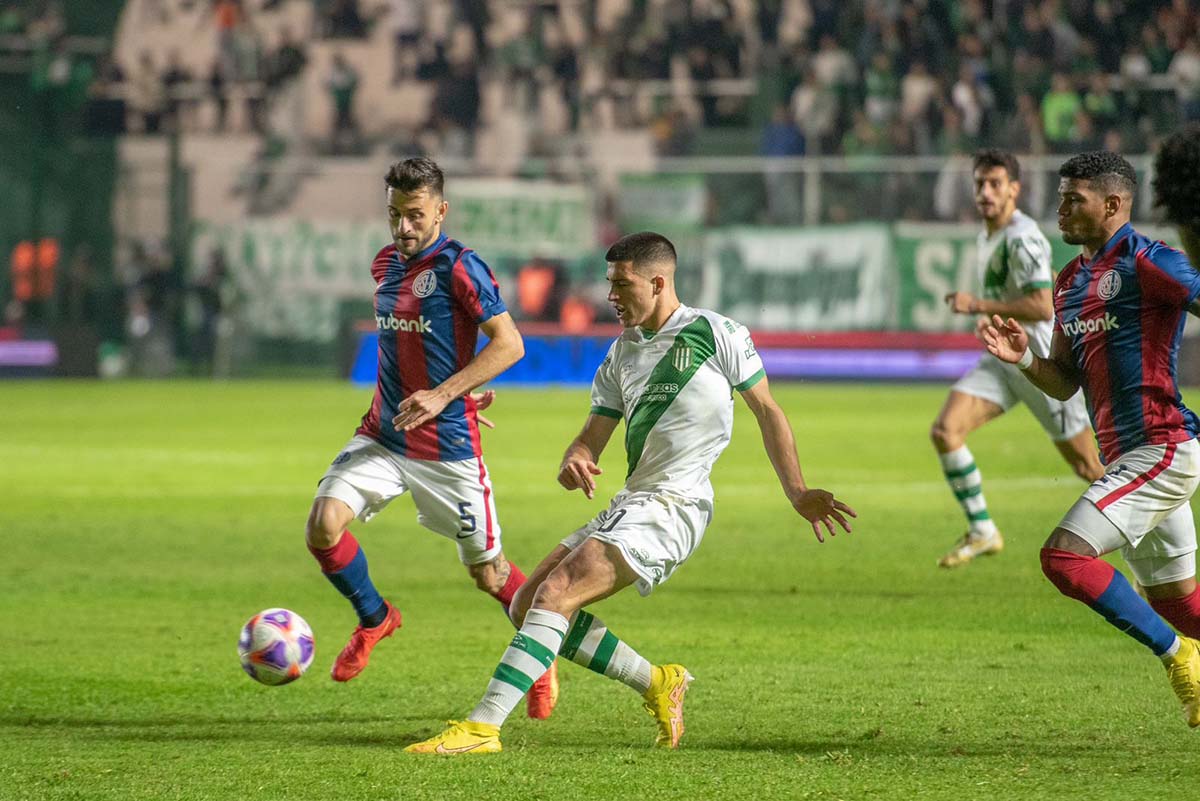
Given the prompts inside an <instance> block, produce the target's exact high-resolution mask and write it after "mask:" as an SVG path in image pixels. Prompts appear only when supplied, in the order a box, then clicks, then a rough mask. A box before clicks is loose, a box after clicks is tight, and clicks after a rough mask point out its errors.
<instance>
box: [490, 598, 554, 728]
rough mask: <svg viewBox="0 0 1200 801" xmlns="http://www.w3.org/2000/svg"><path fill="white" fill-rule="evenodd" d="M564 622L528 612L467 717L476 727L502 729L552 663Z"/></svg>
mask: <svg viewBox="0 0 1200 801" xmlns="http://www.w3.org/2000/svg"><path fill="white" fill-rule="evenodd" d="M567 627H568V624H567V619H566V618H565V617H563V616H562V615H560V614H558V613H557V612H550V611H547V610H545V609H530V610H529V611H528V612H526V613H525V623H524V624H523V625H522V626H521V629H520V631H518V632H517V633H516V634H515V635H513V638H512V642H511V643H509V646H508V648H507V649H505V651H504V656H502V657H501V658H500V664H499V665H497V666H496V672H495V673H494V674H493V675H492V680H491V681H489V682H488V687H487V691H486V692H485V693H484V694H483V698H481V699H480V700H479V704H478V705H477V706H476V707H475V709H474V710H472V711H471V714H470V715H468V716H467V720H471V721H474V722H476V723H490V724H492V725H494V726H502V725H504V721H505V720H507V719H508V716H509V715H511V714H512V711H513V710H514V709H516V707H517V704H519V703H520V702H521V699H522V698H524V697H525V693H527V692H529V688H530V687H532V686H533V683H534V682H535V681H537V680H538V679H540V678H541V677H542V674H544V673H545V672H546V671H547V670H549V669H550V665H551V664H552V663H553V662H554V658H555V656H557V654H558V649H559V648H560V647H561V646H562V641H563V637H564V636H565V635H566V633H567Z"/></svg>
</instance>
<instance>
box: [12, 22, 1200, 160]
mask: <svg viewBox="0 0 1200 801" xmlns="http://www.w3.org/2000/svg"><path fill="white" fill-rule="evenodd" d="M308 2H311V4H312V7H313V8H312V11H311V13H309V14H306V16H305V19H306V20H308V21H309V22H308V25H309V28H310V29H309V30H292V29H290V28H288V27H286V26H285V27H282V28H276V29H274V30H266V29H264V26H261V25H259V24H258V20H260V19H262V18H263V16H264V15H266V14H269V13H272V12H277V11H279V10H280V9H281V8H282V7H285V6H288V5H289V4H291V3H308ZM139 10H140V13H139V15H138V16H139V18H140V20H141V24H144V25H149V26H170V25H182V26H195V25H197V24H202V25H205V26H211V28H212V30H213V31H215V35H216V38H217V42H218V45H217V55H216V58H215V59H214V60H213V62H212V63H211V64H196V63H194V62H189V61H188V57H189V54H187V53H183V54H181V53H179V52H174V51H173V52H170V53H160V54H152V53H151V52H149V51H146V52H143V53H141V54H139V55H138V56H137V57H136V58H135V59H131V60H129V62H128V63H116V62H110V61H105V62H103V63H101V64H100V65H99V67H98V69H96V70H95V76H94V81H95V86H94V87H93V95H99V96H104V95H109V96H119V97H121V98H124V100H125V101H126V103H127V109H128V127H129V128H130V129H133V130H144V131H149V132H154V131H157V130H159V127H160V126H161V125H162V124H163V122H164V121H171V122H174V121H176V118H177V117H178V115H179V114H180V112H181V110H182V111H184V112H186V111H187V109H188V107H189V106H191V105H195V104H197V103H199V102H201V101H208V102H211V103H212V104H214V105H215V107H216V109H217V113H216V114H213V115H209V118H208V119H206V121H205V125H208V126H211V127H215V128H217V129H223V128H224V127H225V126H226V124H227V115H226V110H227V108H228V106H229V103H230V99H231V96H235V95H236V97H238V98H239V99H244V101H245V103H246V114H245V115H244V120H245V125H246V126H247V127H250V128H251V129H253V130H256V131H260V132H262V133H267V131H266V123H265V117H264V114H263V111H264V109H265V107H266V106H267V104H270V103H271V102H273V99H274V98H276V97H277V96H278V95H279V93H280V92H281V91H282V90H283V89H284V88H285V87H287V86H288V85H289V84H290V83H291V82H292V81H293V79H295V78H296V77H297V76H300V75H301V74H303V73H304V71H305V70H306V69H316V68H317V65H315V64H310V63H309V59H308V53H307V50H308V47H309V43H311V42H313V41H314V40H326V41H334V42H337V41H345V42H347V43H352V42H353V41H355V40H364V39H367V38H369V37H384V38H386V39H388V40H389V41H390V42H391V43H392V48H391V50H392V63H391V64H390V65H380V68H379V70H378V71H377V72H378V73H379V75H370V76H365V75H362V74H360V73H361V71H362V70H361V68H357V69H356V67H355V66H354V65H352V64H351V63H350V62H349V61H347V60H345V59H342V58H341V57H340V56H339V57H338V58H336V59H335V61H334V64H333V65H332V66H329V65H326V64H322V65H320V68H321V69H322V71H323V74H322V80H321V81H320V83H319V85H320V86H321V87H322V88H323V91H324V93H326V95H327V97H325V98H321V99H320V100H321V101H322V102H324V103H326V104H328V107H329V110H330V114H329V119H330V128H329V136H330V141H331V142H332V143H335V144H336V143H337V142H338V141H339V138H345V137H346V136H347V135H350V134H356V133H357V132H358V131H359V129H360V128H361V126H360V121H361V116H362V114H363V111H364V110H363V109H362V108H359V107H358V106H357V105H356V103H355V93H356V90H357V89H358V88H359V86H360V85H361V83H362V82H364V81H367V80H386V81H389V82H390V83H391V84H392V85H401V84H406V83H412V84H417V85H422V86H424V87H427V88H428V89H430V90H431V97H432V100H431V102H430V103H429V104H428V115H427V117H426V118H425V119H424V121H423V126H424V129H425V130H427V131H435V132H436V133H437V137H435V138H438V139H440V140H443V141H444V140H447V139H449V140H453V141H460V140H465V141H466V145H465V147H466V148H467V150H468V151H469V148H470V141H471V138H472V137H473V136H474V135H475V134H476V133H477V131H478V129H479V128H480V126H481V125H485V124H487V123H488V120H486V119H485V115H483V114H481V105H482V102H481V95H482V92H483V85H484V84H485V83H486V82H488V81H496V82H499V83H502V84H503V85H504V86H505V87H506V93H505V100H506V103H507V104H508V105H509V106H510V107H511V108H512V109H514V110H516V111H519V112H520V114H521V116H522V117H523V118H524V119H527V120H530V121H532V124H533V126H534V127H535V128H536V129H538V130H540V131H542V132H545V133H546V134H562V133H570V132H573V131H580V130H595V129H597V128H601V129H606V128H620V129H628V128H639V127H640V128H643V129H647V130H650V131H652V132H653V133H654V136H655V141H656V142H657V144H658V150H659V152H660V154H662V155H687V154H689V153H691V152H692V151H693V150H694V145H695V142H696V136H695V135H694V134H695V133H696V132H697V131H703V130H709V129H714V128H738V129H747V128H750V129H753V130H756V131H760V132H761V133H762V136H761V138H760V139H759V143H760V147H759V151H760V153H762V154H764V155H804V154H816V153H820V154H844V155H848V156H856V155H881V154H899V155H906V154H931V155H932V154H948V153H957V152H965V151H969V150H971V149H973V148H974V147H976V146H979V145H981V144H989V145H1000V146H1005V147H1010V148H1012V149H1014V150H1016V151H1018V152H1051V153H1059V152H1061V153H1069V152H1076V151H1079V150H1084V149H1088V148H1091V147H1099V146H1107V147H1110V148H1113V149H1117V150H1123V151H1143V150H1145V149H1147V148H1148V147H1149V146H1150V145H1152V143H1153V141H1154V139H1155V138H1156V137H1157V136H1158V135H1159V134H1161V133H1162V132H1163V131H1165V130H1168V129H1169V128H1171V127H1172V126H1173V125H1175V124H1176V123H1178V122H1180V121H1186V120H1194V119H1198V118H1200V43H1198V41H1197V30H1198V27H1200V12H1198V11H1197V9H1196V7H1195V5H1194V4H1193V3H1190V2H1188V0H1143V1H1142V2H1134V0H1099V1H1098V2H1082V1H1081V0H1043V1H1042V2H1007V3H999V2H986V0H965V2H950V0H886V1H885V2H870V3H864V2H852V3H844V2H836V1H835V0H529V1H528V2H511V0H503V1H500V0H142V2H141V4H140V6H139ZM198 20H199V21H200V22H197V21H198ZM65 32H66V23H65V20H64V16H63V12H62V7H61V3H60V2H59V1H58V0H47V1H46V2H42V3H35V4H33V8H32V10H30V8H29V4H16V3H11V2H10V3H7V4H5V5H3V6H0V37H3V41H6V42H8V43H9V45H10V46H11V43H12V42H13V41H15V40H19V39H20V38H21V37H25V38H26V39H28V40H30V41H33V42H49V43H51V45H50V47H51V49H53V42H54V41H55V40H56V39H58V38H59V37H61V36H62V35H63V34H64V33H65ZM236 89H240V91H235V90H236ZM178 122H179V123H180V124H183V125H185V126H192V127H196V126H199V125H200V123H199V122H198V121H196V120H195V119H194V118H193V119H191V120H190V121H189V119H184V120H179V121H178ZM411 133H414V134H415V133H417V132H411ZM535 140H536V137H535ZM544 141H545V143H547V144H546V146H550V144H549V143H552V142H553V137H550V136H546V137H544ZM355 142H356V137H354V136H351V137H350V143H351V145H353V144H355ZM535 149H536V141H535Z"/></svg>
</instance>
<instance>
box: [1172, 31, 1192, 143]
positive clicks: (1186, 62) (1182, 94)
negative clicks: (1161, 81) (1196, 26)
mask: <svg viewBox="0 0 1200 801" xmlns="http://www.w3.org/2000/svg"><path fill="white" fill-rule="evenodd" d="M1167 74H1168V75H1170V76H1171V77H1172V78H1174V79H1175V81H1176V84H1175V97H1176V99H1177V100H1178V102H1179V116H1180V117H1182V118H1183V120H1184V121H1185V122H1192V121H1194V120H1198V119H1200V45H1198V44H1197V43H1196V37H1194V36H1189V37H1188V38H1187V40H1186V41H1185V42H1184V45H1183V49H1182V50H1180V51H1179V52H1178V53H1176V54H1175V55H1174V57H1173V58H1172V59H1171V66H1170V67H1169V68H1168V69H1167Z"/></svg>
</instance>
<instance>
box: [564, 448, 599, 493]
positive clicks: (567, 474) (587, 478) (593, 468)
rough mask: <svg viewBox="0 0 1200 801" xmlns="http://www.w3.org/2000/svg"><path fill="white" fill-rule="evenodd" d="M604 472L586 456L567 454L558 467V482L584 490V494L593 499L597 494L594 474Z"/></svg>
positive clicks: (570, 488) (573, 488) (569, 488)
mask: <svg viewBox="0 0 1200 801" xmlns="http://www.w3.org/2000/svg"><path fill="white" fill-rule="evenodd" d="M603 472H604V471H603V470H601V469H600V468H599V467H598V466H597V465H596V463H595V462H593V461H592V460H591V459H589V458H587V457H586V456H582V455H573V456H567V457H566V458H565V459H563V463H562V466H561V467H559V468H558V483H559V484H562V485H563V487H565V488H566V489H568V490H576V489H578V490H583V494H584V495H586V496H587V497H588V500H591V499H592V498H594V497H595V495H596V479H595V478H593V476H598V475H601V474H602V473H603Z"/></svg>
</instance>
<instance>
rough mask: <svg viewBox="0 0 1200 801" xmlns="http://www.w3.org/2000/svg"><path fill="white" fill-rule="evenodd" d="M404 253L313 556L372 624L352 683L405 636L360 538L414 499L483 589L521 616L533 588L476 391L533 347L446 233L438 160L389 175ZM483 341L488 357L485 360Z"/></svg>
mask: <svg viewBox="0 0 1200 801" xmlns="http://www.w3.org/2000/svg"><path fill="white" fill-rule="evenodd" d="M385 182H386V185H387V211H388V220H389V223H390V227H391V233H392V244H390V245H388V246H387V247H385V248H383V249H382V250H380V251H379V253H378V255H376V257H375V260H374V262H373V263H372V264H371V276H372V277H373V278H374V279H375V324H376V327H377V329H378V332H379V346H378V347H379V371H378V379H377V381H376V386H375V397H374V399H373V400H372V402H371V407H370V409H368V410H367V412H366V414H364V415H363V418H362V423H361V425H359V427H358V429H357V431H355V434H354V437H353V438H352V439H351V440H350V442H349V443H348V444H347V445H346V446H345V447H344V448H343V449H342V451H341V452H340V453H339V454H338V456H337V458H335V459H334V461H333V464H332V465H331V466H330V468H329V469H328V471H327V472H326V473H325V476H324V477H323V478H322V479H321V482H320V484H319V486H318V488H317V493H316V494H317V497H316V499H315V500H314V501H313V506H312V511H311V513H310V515H309V519H308V526H307V529H306V539H307V542H308V547H309V549H310V550H311V551H312V553H313V555H314V557H315V558H316V559H317V561H318V563H319V564H320V565H321V570H322V572H323V573H324V574H325V576H326V577H327V578H328V579H329V581H330V582H331V583H332V584H333V585H334V586H335V587H336V588H337V589H338V591H339V592H341V593H342V594H343V595H344V596H345V597H346V598H347V599H348V600H349V601H350V603H351V605H353V607H354V609H355V611H356V612H357V614H358V617H359V626H358V628H356V629H355V630H354V633H353V635H352V636H351V638H350V643H349V644H348V645H347V646H346V648H345V649H344V650H343V651H342V652H341V654H340V655H339V656H338V658H337V660H336V661H335V662H334V665H333V669H332V671H331V672H332V675H333V678H334V679H335V680H337V681H349V680H350V679H352V678H354V677H355V676H357V675H358V674H359V673H360V672H362V670H363V668H365V667H366V665H367V661H368V658H369V657H370V654H371V651H372V649H373V648H374V647H375V645H376V644H377V643H378V642H379V641H380V640H382V639H383V638H384V637H387V636H390V635H391V634H392V632H393V631H395V629H396V628H398V627H399V625H400V613H399V611H398V610H397V609H396V608H395V607H394V606H392V604H391V603H389V602H388V601H386V600H384V598H383V597H382V596H381V595H380V594H379V592H378V590H377V589H376V588H375V585H374V583H373V582H372V581H371V578H370V575H369V572H368V570H367V561H366V556H365V555H364V553H363V549H362V547H361V546H360V545H359V543H358V541H357V540H356V539H355V538H354V536H353V535H352V534H351V533H350V532H349V531H348V530H347V529H346V526H347V525H349V523H350V521H352V520H354V519H355V518H358V519H360V520H362V521H363V522H366V521H367V520H369V519H370V518H371V517H372V516H374V515H375V514H376V513H377V512H378V511H379V510H381V509H382V508H383V507H384V506H386V505H387V504H388V503H389V502H390V501H391V500H393V499H394V498H396V497H399V496H400V495H403V494H404V493H406V492H411V493H412V496H413V501H414V503H415V505H416V507H417V520H418V522H420V524H421V525H423V526H425V527H426V528H429V529H431V530H432V531H434V532H436V533H438V534H441V535H442V536H444V537H446V538H448V539H450V540H451V541H453V542H454V543H455V545H456V546H457V547H458V552H459V558H460V559H461V561H462V562H463V564H464V565H466V568H467V571H468V573H470V575H471V577H472V578H473V579H474V580H475V583H476V585H477V586H478V587H479V588H480V589H481V590H484V591H485V592H487V593H489V594H491V595H492V596H493V597H495V598H496V599H497V600H498V601H499V602H500V603H501V604H502V605H503V606H504V608H505V610H506V611H507V609H508V607H509V605H510V604H511V603H512V599H513V596H514V594H515V593H516V591H517V589H518V588H519V587H520V586H521V584H522V583H524V581H525V576H524V574H523V573H522V572H521V570H520V569H519V568H517V566H516V565H513V564H512V563H510V562H509V561H508V560H507V559H506V558H505V556H504V552H503V551H502V549H501V544H500V524H499V522H498V520H497V517H496V505H495V499H494V498H493V495H492V485H491V480H490V478H489V476H488V471H487V467H486V465H485V464H484V462H483V454H482V448H481V445H480V437H479V424H480V420H481V419H482V420H484V422H485V424H486V419H484V418H481V417H480V416H479V414H478V412H479V410H480V409H481V408H484V407H485V406H486V405H487V404H489V403H491V400H492V397H493V396H492V393H490V392H489V393H481V394H474V393H473V392H472V390H473V389H474V388H475V387H478V386H480V385H482V384H485V383H487V382H488V381H490V380H491V379H493V378H495V377H496V376H497V375H499V374H500V373H502V372H503V371H504V370H506V369H508V367H510V366H511V365H512V364H513V363H515V362H516V361H517V360H518V359H520V358H521V356H522V354H523V353H524V346H523V344H522V340H521V335H520V333H519V332H518V331H517V328H516V326H515V325H514V324H513V321H512V318H511V317H510V316H509V314H508V311H507V309H506V308H505V305H504V301H503V300H502V299H501V297H500V291H499V287H498V285H497V284H496V280H495V278H494V277H493V276H492V272H491V270H489V269H488V266H487V265H486V264H485V263H484V262H483V260H482V259H480V258H479V256H478V255H476V254H475V253H474V252H473V251H472V250H470V249H469V248H467V247H466V246H464V245H463V244H462V243H461V242H458V241H456V240H454V239H451V238H449V237H447V236H446V235H445V234H444V233H442V230H441V228H442V222H443V221H444V220H445V218H446V215H447V213H448V211H449V208H450V207H449V204H448V203H447V202H446V200H445V199H444V197H443V188H444V178H443V175H442V171H441V169H440V168H439V167H438V166H437V164H436V163H434V162H433V161H431V160H429V159H424V158H416V159H408V160H406V161H402V162H399V163H398V164H395V165H394V166H393V167H392V168H391V169H390V170H389V172H388V174H387V176H386V178H385ZM480 331H482V332H483V333H484V334H485V335H486V336H487V338H488V342H487V344H486V345H485V346H484V347H483V348H482V349H481V350H479V352H478V353H476V346H477V338H478V334H479V332H480ZM557 692H558V684H557V676H556V675H548V678H547V680H546V681H545V682H543V684H542V685H540V686H538V687H535V688H533V689H531V690H530V695H529V699H528V712H529V714H530V716H531V717H539V718H541V717H546V716H548V715H549V714H550V711H551V709H552V708H553V706H554V703H555V700H556V698H557Z"/></svg>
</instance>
